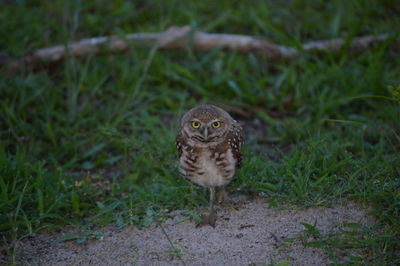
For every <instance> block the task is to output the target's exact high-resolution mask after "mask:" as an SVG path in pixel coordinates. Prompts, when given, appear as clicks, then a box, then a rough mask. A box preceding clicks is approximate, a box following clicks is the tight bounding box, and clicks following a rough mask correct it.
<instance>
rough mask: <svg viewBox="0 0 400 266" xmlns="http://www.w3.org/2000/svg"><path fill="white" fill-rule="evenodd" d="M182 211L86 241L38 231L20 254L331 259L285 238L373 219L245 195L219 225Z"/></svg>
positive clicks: (57, 259) (141, 259)
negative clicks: (286, 206) (307, 228)
mask: <svg viewBox="0 0 400 266" xmlns="http://www.w3.org/2000/svg"><path fill="white" fill-rule="evenodd" d="M181 214H182V212H175V213H174V215H173V218H170V219H168V220H166V221H165V222H164V223H162V226H161V227H160V226H157V225H152V226H150V227H147V228H144V229H138V228H136V227H134V226H126V227H123V228H116V227H111V226H109V227H105V228H102V229H100V230H99V231H101V232H102V234H103V238H102V240H90V241H87V242H85V243H83V244H78V243H76V242H74V241H68V242H61V243H60V242H58V241H57V240H58V239H59V238H60V237H61V236H62V233H58V234H39V235H37V236H35V237H32V238H29V239H25V240H23V241H22V242H20V243H19V247H18V260H19V261H20V262H21V263H22V264H29V265H183V264H186V265H249V264H255V265H265V264H267V265H268V264H269V263H271V262H275V263H279V262H284V261H287V262H290V263H291V264H292V265H327V264H329V263H330V262H331V261H330V259H329V257H328V255H327V254H325V253H324V251H323V250H322V249H318V248H312V247H305V246H304V245H303V244H302V243H301V241H299V240H297V241H294V242H288V241H285V240H287V239H289V238H296V237H298V236H299V235H301V234H302V233H303V231H304V226H303V225H302V224H301V223H309V224H314V223H316V227H317V228H318V229H319V230H321V231H322V232H331V231H335V230H337V229H338V224H340V223H343V222H357V223H361V224H370V223H371V219H370V218H367V217H366V214H365V210H364V211H363V210H361V209H360V208H359V207H358V206H356V204H354V203H347V204H346V205H336V206H333V207H332V208H327V207H312V208H308V209H305V210H277V209H274V208H271V207H269V206H268V204H267V203H266V202H265V200H263V199H252V200H250V199H241V200H238V201H237V204H236V207H235V208H228V207H225V208H221V209H220V210H219V212H218V221H217V225H216V227H215V228H213V227H210V226H205V227H196V225H195V224H194V222H192V221H189V220H187V221H184V222H179V221H181V220H182V215H181ZM170 241H171V242H172V245H171V242H170Z"/></svg>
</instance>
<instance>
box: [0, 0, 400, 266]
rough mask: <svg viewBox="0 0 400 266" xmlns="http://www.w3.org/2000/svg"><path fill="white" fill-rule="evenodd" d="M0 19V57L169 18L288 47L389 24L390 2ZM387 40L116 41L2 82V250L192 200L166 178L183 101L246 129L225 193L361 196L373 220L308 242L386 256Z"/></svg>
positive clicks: (142, 4)
mask: <svg viewBox="0 0 400 266" xmlns="http://www.w3.org/2000/svg"><path fill="white" fill-rule="evenodd" d="M0 18H1V21H2V23H1V26H0V34H1V36H3V37H2V38H1V40H0V51H1V57H2V58H8V57H18V56H21V55H23V54H25V53H27V52H29V51H32V50H33V49H37V48H42V47H47V46H51V45H56V44H60V43H67V42H71V41H76V40H79V39H81V38H86V37H95V36H103V35H119V36H122V35H123V34H125V33H133V32H159V31H163V30H165V29H166V28H168V27H169V26H172V25H178V26H182V25H191V26H193V27H196V28H198V29H199V30H201V31H206V32H220V33H237V34H246V35H254V36H259V37H265V38H268V39H270V40H271V41H273V42H275V43H277V44H283V45H289V46H297V45H298V44H299V43H304V42H307V41H313V40H319V39H329V38H337V37H341V38H345V39H349V38H352V37H355V36H362V35H366V34H380V33H390V34H393V36H399V31H400V28H399V27H398V26H397V27H396V26H395V25H400V6H399V4H398V1H396V0H375V1H373V0H365V1H329V2H327V1H323V0H318V1H305V0H292V1H283V0H282V1H272V0H271V1H230V0H229V1H228V0H222V1H177V0H165V1H150V0H149V1H106V0H96V1H62V0H56V1H44V0H43V1H23V0H20V1H2V2H1V8H0ZM390 44H391V42H390V41H388V42H385V43H382V44H381V45H378V46H376V47H373V48H371V49H370V50H368V51H367V52H364V53H353V52H351V51H348V50H346V49H343V50H342V51H341V52H340V53H337V54H331V53H325V54H318V55H316V54H304V55H303V56H301V57H299V58H297V59H295V60H293V61H290V62H281V63H278V64H271V63H270V62H268V61H265V60H263V59H261V58H257V57H255V56H254V55H252V54H249V55H239V54H235V53H228V52H223V51H220V50H218V49H216V50H215V51H212V52H209V53H194V52H193V51H192V50H191V49H190V48H188V49H187V50H185V51H174V52H159V51H156V52H155V54H151V51H150V50H148V49H141V48H138V47H132V49H131V50H130V51H129V52H128V53H126V54H122V55H121V54H119V55H114V54H107V53H106V54H104V55H102V56H96V57H94V56H91V57H89V58H85V59H83V60H76V59H74V58H68V59H67V60H66V62H65V64H61V65H59V66H56V67H53V68H51V69H41V70H40V71H36V72H32V71H29V69H27V70H26V71H25V72H23V73H20V74H19V75H16V76H13V77H5V76H2V77H1V79H0V108H1V112H0V188H1V194H0V213H1V217H0V231H1V232H0V234H1V241H2V246H3V247H4V252H6V253H7V254H8V255H9V256H10V258H11V259H13V258H15V251H16V250H15V243H16V242H17V241H18V240H19V239H21V238H23V237H25V236H27V235H30V234H32V233H35V232H37V231H38V230H40V229H44V228H47V229H51V228H54V227H58V226H62V225H66V224H69V225H78V226H79V225H84V224H86V225H88V224H91V225H93V224H95V225H98V224H110V223H115V224H117V225H118V226H123V225H125V224H131V223H134V224H136V225H147V224H149V223H150V222H151V221H152V219H153V218H154V217H155V216H160V215H167V213H168V211H169V210H172V209H176V208H181V209H192V208H198V207H200V206H203V205H206V204H207V196H206V195H207V194H206V191H203V190H202V189H199V188H196V187H194V186H192V185H190V184H188V183H187V182H186V181H184V180H182V179H181V178H179V175H178V172H177V170H176V165H177V155H176V151H175V146H174V138H175V133H176V131H177V122H178V120H179V118H180V115H182V114H183V113H184V112H185V110H187V109H188V108H190V107H191V106H194V105H198V104H203V103H211V104H218V105H220V106H222V107H224V108H226V109H227V110H228V111H230V112H231V114H232V115H233V116H234V117H235V118H237V119H238V120H239V121H240V122H241V123H242V124H243V125H244V129H245V131H246V147H245V163H244V167H243V169H242V170H241V171H240V172H239V173H238V175H237V178H236V179H235V180H234V182H232V184H230V185H229V187H228V190H230V191H232V192H239V193H249V194H255V195H259V196H263V197H266V199H268V200H269V201H270V202H271V203H272V204H274V205H279V206H281V205H287V204H296V206H313V205H327V206H328V205H329V204H332V203H335V202H341V201H342V200H344V199H346V200H347V199H350V200H355V201H357V202H359V203H360V206H370V205H371V206H373V207H372V210H373V211H372V212H373V214H374V215H375V216H376V219H377V226H376V228H370V229H365V228H363V229H360V228H355V229H354V231H352V233H353V234H351V235H348V234H342V235H340V234H339V235H335V236H332V237H325V238H324V239H323V240H324V241H322V240H321V239H320V242H319V244H318V243H317V244H316V246H319V247H321V248H324V249H325V250H326V251H327V252H329V254H330V255H331V256H332V258H333V259H334V261H336V262H344V263H360V262H362V263H371V264H397V263H400V258H399V248H400V243H399V239H400V237H399V236H400V233H399V230H400V214H399V210H400V190H399V187H400V155H399V148H400V109H399V107H400V106H399V104H400V99H399V98H398V95H399V93H400V92H399V91H400V87H399V86H400V57H399V48H398V47H392V46H390ZM146 65H147V66H149V68H148V71H145V68H146V67H145V66H146ZM140 80H142V81H143V82H141V81H140ZM396 91H397V92H396ZM396 93H397V94H396ZM396 95H397V96H396ZM396 97H397V101H396ZM355 238H356V239H359V241H358V242H355V241H354V239H355ZM338 239H340V241H337V240H338ZM338 250H341V252H345V253H346V252H347V253H346V254H351V255H349V256H347V257H344V256H339V255H338V254H339V253H338ZM365 250H367V252H366V251H365ZM340 254H342V253H340Z"/></svg>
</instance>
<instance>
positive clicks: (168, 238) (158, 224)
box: [157, 221, 186, 266]
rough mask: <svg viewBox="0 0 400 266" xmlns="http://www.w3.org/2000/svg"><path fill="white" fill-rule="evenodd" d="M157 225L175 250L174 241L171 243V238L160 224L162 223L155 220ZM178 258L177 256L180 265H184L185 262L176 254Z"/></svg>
mask: <svg viewBox="0 0 400 266" xmlns="http://www.w3.org/2000/svg"><path fill="white" fill-rule="evenodd" d="M157 226H159V227H160V228H161V231H162V232H163V234H164V235H165V237H166V238H167V240H168V242H169V244H170V245H171V248H172V249H174V250H176V249H177V248H175V246H174V243H172V240H171V238H170V237H169V236H168V234H167V232H166V231H165V229H164V227H163V226H162V224H161V222H160V221H158V222H157ZM178 258H179V260H180V261H181V262H182V265H183V266H186V263H185V261H184V260H183V258H182V257H181V255H179V254H178Z"/></svg>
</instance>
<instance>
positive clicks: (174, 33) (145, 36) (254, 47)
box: [2, 26, 390, 73]
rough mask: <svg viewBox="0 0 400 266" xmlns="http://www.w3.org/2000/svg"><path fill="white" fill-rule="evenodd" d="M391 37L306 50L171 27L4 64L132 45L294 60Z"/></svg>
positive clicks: (325, 43) (13, 67) (12, 67)
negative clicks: (214, 51) (228, 52)
mask: <svg viewBox="0 0 400 266" xmlns="http://www.w3.org/2000/svg"><path fill="white" fill-rule="evenodd" d="M389 37H390V36H389V35H388V34H381V35H377V36H364V37H357V38H354V39H352V40H351V42H350V43H347V42H346V40H343V39H333V40H321V41H315V42H310V43H306V44H304V45H303V46H302V49H300V50H298V49H296V48H294V47H287V46H281V45H276V44H273V43H271V42H269V41H268V40H265V39H260V38H256V37H252V36H246V35H237V34H217V33H203V32H197V31H194V30H193V29H192V28H191V27H189V26H185V27H171V28H169V29H168V30H166V31H164V32H161V33H134V34H128V35H126V36H124V38H119V37H96V38H88V39H83V40H81V41H78V42H74V43H70V44H67V45H57V46H53V47H49V48H43V49H38V50H36V51H33V52H32V53H29V54H27V55H25V56H23V57H22V58H20V59H17V60H11V61H10V60H8V61H6V62H2V65H3V66H4V70H5V71H6V73H14V72H16V71H18V70H21V69H23V68H24V67H35V66H38V65H43V64H44V65H46V64H52V63H57V62H61V61H63V60H64V59H65V58H66V57H67V56H73V57H85V56H88V55H91V54H99V53H101V52H103V51H109V52H111V53H120V52H125V51H127V50H129V49H130V48H131V47H132V46H141V47H154V46H156V48H158V49H162V50H179V49H186V48H187V47H191V48H192V49H193V50H195V51H210V50H213V49H215V48H220V49H224V50H227V51H236V52H239V53H254V54H257V55H261V56H263V58H266V59H269V60H279V59H292V58H294V57H296V56H298V55H299V54H300V53H301V50H304V51H333V52H337V51H339V50H340V49H342V47H343V46H344V45H348V46H349V48H350V49H353V50H357V51H363V50H365V49H367V48H369V47H370V46H372V45H374V44H376V43H379V42H382V41H385V40H387V39H389Z"/></svg>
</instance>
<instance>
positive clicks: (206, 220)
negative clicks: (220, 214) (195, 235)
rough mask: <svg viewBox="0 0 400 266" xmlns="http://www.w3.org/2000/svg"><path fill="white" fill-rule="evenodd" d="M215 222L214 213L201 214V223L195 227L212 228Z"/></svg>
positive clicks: (215, 216) (215, 215)
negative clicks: (206, 226) (208, 226)
mask: <svg viewBox="0 0 400 266" xmlns="http://www.w3.org/2000/svg"><path fill="white" fill-rule="evenodd" d="M216 221H217V214H216V213H215V212H210V213H209V214H208V215H206V214H203V215H202V216H201V221H200V223H199V224H198V225H197V227H199V226H205V225H210V226H212V227H215V222H216Z"/></svg>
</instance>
